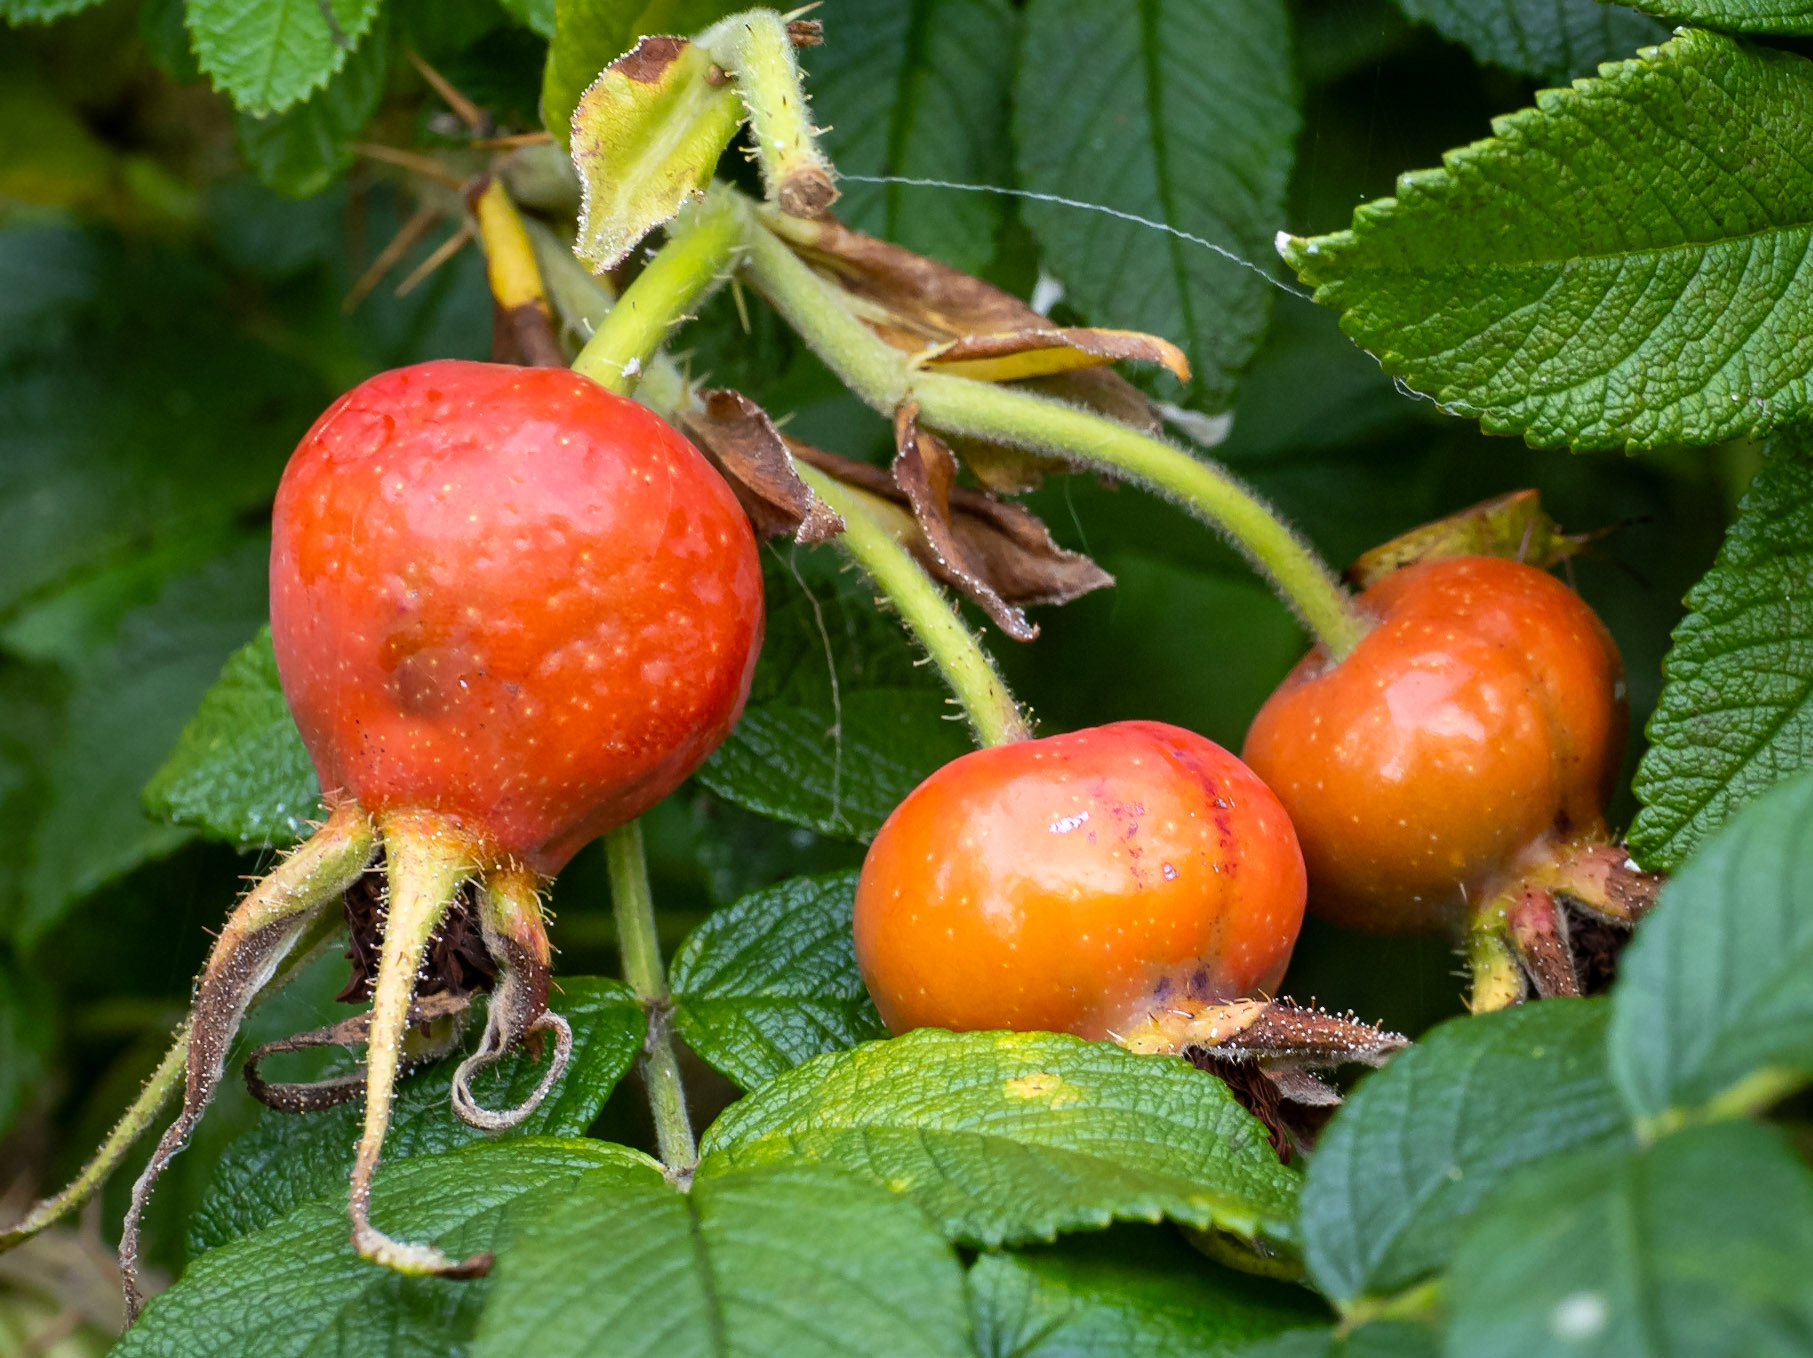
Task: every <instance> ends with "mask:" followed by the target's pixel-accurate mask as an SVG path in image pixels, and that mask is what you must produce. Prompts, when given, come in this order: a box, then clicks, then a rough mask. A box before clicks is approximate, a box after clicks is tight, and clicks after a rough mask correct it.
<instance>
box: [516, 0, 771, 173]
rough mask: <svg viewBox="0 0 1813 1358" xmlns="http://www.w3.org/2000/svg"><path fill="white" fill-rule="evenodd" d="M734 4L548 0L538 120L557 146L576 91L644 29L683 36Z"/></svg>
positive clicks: (566, 133)
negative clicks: (549, 29)
mask: <svg viewBox="0 0 1813 1358" xmlns="http://www.w3.org/2000/svg"><path fill="white" fill-rule="evenodd" d="M738 8H740V6H738V5H737V4H735V3H726V0H554V40H553V42H551V43H550V44H549V45H548V64H547V68H546V69H545V70H544V71H543V73H542V80H541V120H542V124H543V126H545V127H546V128H547V129H548V131H549V132H551V133H553V134H554V139H555V140H556V141H557V142H559V143H560V144H561V145H562V146H565V145H566V144H567V140H568V138H569V137H570V136H571V133H572V128H571V123H572V119H573V110H574V109H575V108H577V107H578V106H579V96H580V95H582V94H584V93H585V92H586V88H587V87H588V86H589V85H591V83H592V82H593V81H594V80H596V79H598V75H599V73H600V72H601V71H603V70H604V68H605V67H606V66H609V65H610V64H611V63H612V62H613V61H615V60H617V58H618V57H620V56H622V55H623V54H624V53H625V52H627V51H629V50H630V48H632V47H634V46H635V45H636V39H637V38H639V37H642V36H643V35H644V34H648V33H661V34H668V35H671V36H673V37H687V36H690V35H691V34H694V33H697V32H698V31H699V30H700V29H703V28H705V27H706V26H707V25H709V24H711V23H714V22H715V21H717V20H718V19H721V18H723V17H724V16H725V15H726V14H729V13H731V12H733V11H734V10H736V9H738Z"/></svg>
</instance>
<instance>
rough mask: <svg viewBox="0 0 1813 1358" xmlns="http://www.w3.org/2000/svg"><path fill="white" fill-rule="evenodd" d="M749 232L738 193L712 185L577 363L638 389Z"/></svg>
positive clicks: (723, 275) (590, 373)
mask: <svg viewBox="0 0 1813 1358" xmlns="http://www.w3.org/2000/svg"><path fill="white" fill-rule="evenodd" d="M744 235H745V217H744V213H743V211H742V208H741V206H740V205H739V204H738V202H737V200H736V197H735V194H734V193H733V191H731V190H728V189H724V188H721V187H719V186H717V185H713V186H712V188H711V190H710V191H709V192H708V193H707V194H706V195H705V198H704V201H702V202H700V203H697V204H694V205H693V206H691V207H689V208H688V209H687V210H686V211H685V212H683V213H681V215H680V216H679V217H677V218H676V219H675V221H674V224H673V226H672V227H671V228H669V230H668V236H667V243H666V244H665V245H663V246H662V247H661V249H660V250H659V251H657V252H656V254H655V257H654V258H653V259H652V260H650V261H649V263H648V267H647V268H645V269H643V271H642V272H641V273H640V274H638V275H637V276H636V281H635V282H633V283H631V284H630V285H629V287H628V288H626V289H624V293H623V296H621V297H619V298H618V299H617V302H616V305H614V306H612V307H611V309H610V310H609V311H607V312H605V313H604V317H603V319H602V320H601V321H599V323H598V328H597V329H596V330H595V331H594V332H593V333H592V338H591V339H590V340H588V341H587V343H586V346H585V348H583V349H581V350H580V351H579V357H577V358H575V359H574V360H573V370H574V371H575V372H579V373H583V374H585V376H587V377H589V378H591V379H592V380H593V381H594V382H596V383H597V384H598V385H599V386H601V387H604V388H605V389H606V390H608V391H614V392H617V393H619V394H620V395H625V396H627V395H628V394H629V393H630V392H632V391H634V390H635V389H636V383H637V381H638V380H639V379H640V378H641V376H642V373H643V370H644V369H645V368H646V367H647V366H648V363H649V360H650V359H651V358H652V357H653V356H654V353H655V350H657V349H659V348H660V347H661V342H662V341H663V340H664V339H666V338H667V333H668V331H670V330H672V329H673V328H674V326H675V325H677V324H678V323H679V322H680V321H681V320H682V319H684V318H685V316H686V313H687V312H688V311H689V310H690V309H691V308H692V307H694V306H697V305H698V304H699V302H700V301H702V300H703V299H704V298H705V296H706V295H707V294H709V293H710V292H711V290H712V289H713V288H714V287H716V286H717V285H718V284H719V283H721V282H723V281H724V280H725V279H727V278H728V277H729V276H730V271H731V269H732V268H733V267H734V264H735V256H736V254H737V252H738V250H739V249H740V247H741V246H742V243H743V238H744Z"/></svg>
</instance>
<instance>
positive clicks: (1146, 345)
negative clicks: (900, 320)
mask: <svg viewBox="0 0 1813 1358" xmlns="http://www.w3.org/2000/svg"><path fill="white" fill-rule="evenodd" d="M1122 360H1130V361H1133V362H1137V363H1157V364H1160V365H1162V366H1163V367H1164V368H1166V369H1167V370H1168V371H1170V372H1171V373H1172V374H1173V375H1174V376H1175V377H1176V378H1177V380H1178V381H1180V382H1188V381H1189V380H1190V360H1189V359H1187V358H1186V357H1184V352H1183V350H1182V349H1179V348H1178V347H1177V346H1176V345H1175V344H1172V343H1171V342H1170V341H1169V340H1162V339H1160V338H1158V336H1156V335H1147V334H1143V333H1142V332H1140V331H1138V330H1096V329H1091V328H1089V327H1086V326H1066V327H1062V328H1060V327H1057V326H1054V325H1051V324H1050V323H1049V322H1046V323H1044V324H1042V325H1038V326H1029V327H1027V328H1025V329H1020V330H1003V331H998V332H995V333H993V334H987V335H964V336H962V337H960V338H958V339H954V340H951V341H950V342H948V343H946V344H942V345H939V346H938V347H937V348H935V349H931V350H927V351H926V352H924V353H922V354H920V355H919V359H918V361H919V364H920V366H922V367H927V368H936V369H937V370H938V371H939V372H946V373H950V374H952V375H953V376H956V377H972V378H975V379H976V380H977V381H981V382H1017V381H1020V380H1021V379H1024V378H1028V377H1050V376H1053V375H1054V374H1057V373H1065V372H1072V371H1075V370H1076V369H1079V368H1097V367H1100V366H1102V365H1103V364H1105V363H1118V362H1121V361H1122Z"/></svg>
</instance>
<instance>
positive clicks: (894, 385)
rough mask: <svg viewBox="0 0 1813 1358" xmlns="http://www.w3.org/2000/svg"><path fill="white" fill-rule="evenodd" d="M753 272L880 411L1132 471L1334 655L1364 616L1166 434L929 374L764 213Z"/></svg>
mask: <svg viewBox="0 0 1813 1358" xmlns="http://www.w3.org/2000/svg"><path fill="white" fill-rule="evenodd" d="M747 244H748V257H747V258H748V263H747V265H746V269H747V272H748V275H749V278H750V281H751V282H752V283H753V284H754V285H755V287H756V288H757V289H759V290H760V291H761V293H762V294H763V295H764V296H765V297H767V298H768V300H769V301H770V302H771V303H772V304H773V305H774V307H775V309H776V310H777V311H779V312H780V313H781V315H782V317H784V318H785V320H786V321H787V323H788V324H789V325H790V326H792V327H793V329H794V330H795V331H796V332H797V333H798V334H799V335H800V337H801V338H802V339H804V340H805V341H806V343H807V344H808V345H810V346H811V348H812V349H813V351H814V352H815V353H817V354H818V356H819V357H820V358H822V359H823V360H824V361H825V363H826V364H827V365H828V366H829V367H830V368H831V370H832V371H833V372H835V373H836V374H837V375H838V377H839V378H841V379H842V380H843V382H844V385H846V386H847V387H849V388H850V390H851V391H852V392H854V393H855V394H856V395H857V396H858V397H860V398H861V399H862V400H863V401H865V402H866V403H868V404H869V405H871V406H873V407H874V408H875V409H876V410H878V411H880V412H881V413H883V414H884V415H892V413H893V412H894V409H895V408H896V407H897V406H898V405H900V403H901V402H902V401H904V400H905V399H907V398H908V396H909V395H910V396H911V397H912V398H913V399H914V400H916V401H918V403H919V415H920V419H921V420H922V421H923V422H924V423H925V424H927V425H929V426H931V427H933V428H936V429H939V430H941V431H944V432H947V433H952V434H963V435H968V436H972V437H976V438H983V439H988V440H990V441H992V442H996V443H1003V444H1007V445H1009V446H1011V447H1015V448H1024V449H1028V450H1030V451H1033V452H1040V453H1046V454H1049V455H1051V456H1055V457H1059V458H1062V459H1063V460H1065V461H1067V462H1073V463H1082V464H1085V465H1088V466H1092V467H1099V468H1101V469H1102V470H1104V471H1108V472H1112V473H1114V474H1116V475H1118V476H1124V477H1129V478H1131V479H1133V480H1136V481H1139V482H1140V483H1142V484H1144V485H1146V486H1148V487H1150V488H1151V489H1153V490H1155V491H1157V492H1159V493H1160V494H1162V495H1165V496H1168V497H1170V498H1171V499H1174V500H1176V501H1177V502H1178V503H1179V504H1181V505H1183V507H1184V508H1186V509H1187V510H1189V511H1190V512H1191V513H1192V514H1194V515H1195V516H1196V517H1197V518H1200V519H1202V520H1203V521H1204V522H1205V523H1208V524H1209V525H1210V526H1212V527H1214V528H1215V529H1217V530H1218V531H1220V532H1221V533H1223V534H1225V535H1226V536H1227V537H1228V539H1229V540H1230V541H1231V542H1232V543H1233V545H1234V546H1235V547H1236V548H1237V549H1238V550H1239V551H1240V552H1241V554H1242V555H1244V556H1245V557H1246V558H1247V560H1248V561H1250V562H1251V563H1252V564H1253V566H1254V567H1255V568H1256V569H1257V570H1258V571H1259V572H1260V574H1261V575H1263V576H1265V577H1266V578H1267V579H1268V580H1269V581H1271V583H1272V586H1273V588H1274V589H1275V590H1276V591H1277V593H1278V594H1279V596H1280V597H1281V598H1283V599H1284V601H1285V602H1286V603H1287V604H1289V605H1290V607H1291V608H1292V609H1293V610H1294V611H1295V612H1296V614H1297V616H1298V617H1299V618H1301V619H1302V621H1303V623H1304V625H1305V626H1306V627H1308V628H1309V630H1310V632H1311V633H1312V634H1313V635H1314V636H1315V638H1316V639H1317V640H1318V641H1320V642H1321V643H1322V644H1323V645H1324V646H1325V647H1326V648H1327V649H1328V652H1329V654H1331V655H1332V656H1334V657H1335V658H1337V659H1339V658H1340V657H1342V656H1345V655H1346V654H1347V653H1348V652H1349V651H1351V650H1352V649H1353V647H1354V646H1355V645H1356V644H1357V643H1358V642H1359V640H1360V638H1361V637H1362V636H1364V635H1365V634H1366V631H1367V630H1368V627H1369V625H1370V624H1369V622H1368V620H1367V618H1366V616H1365V614H1364V613H1362V612H1361V611H1360V610H1359V608H1358V607H1357V606H1356V604H1355V602H1354V600H1353V598H1352V596H1351V595H1349V594H1348V592H1347V590H1346V589H1345V588H1344V587H1343V586H1342V585H1341V583H1340V581H1339V580H1338V579H1337V578H1336V577H1335V575H1334V573H1333V572H1332V571H1331V570H1329V568H1328V567H1327V565H1326V564H1324V563H1323V561H1322V560H1321V559H1320V558H1319V557H1318V556H1317V555H1316V554H1315V553H1314V552H1313V551H1312V550H1311V549H1310V548H1309V546H1308V544H1306V543H1305V542H1303V541H1302V540H1301V539H1300V538H1299V537H1297V535H1296V534H1295V533H1293V532H1292V531H1291V530H1290V528H1288V527H1287V526H1286V525H1285V524H1284V523H1283V521H1282V520H1280V519H1279V518H1278V516H1277V515H1276V514H1275V513H1273V511H1272V510H1271V509H1270V508H1269V507H1268V506H1267V505H1266V504H1265V503H1264V501H1262V500H1260V499H1259V497H1258V496H1256V495H1254V494H1253V493H1252V492H1251V491H1250V490H1248V489H1246V487H1244V486H1242V485H1241V484H1240V483H1239V482H1238V481H1236V480H1235V479H1234V478H1233V477H1232V476H1230V475H1228V473H1227V472H1225V471H1223V470H1221V469H1220V468H1219V467H1216V466H1214V465H1212V464H1210V463H1207V462H1203V461H1199V460H1198V459H1196V458H1194V457H1191V456H1190V455H1189V454H1187V453H1184V452H1182V451H1181V450H1179V449H1177V448H1174V447H1172V446H1171V445H1170V444H1168V443H1166V442H1164V440H1162V439H1156V438H1153V437H1152V436H1150V435H1148V434H1142V433H1140V432H1138V431H1137V430H1134V429H1131V428H1129V427H1128V426H1126V425H1124V424H1120V423H1119V422H1117V421H1115V420H1111V419H1108V418H1106V417H1104V416H1101V415H1096V414H1093V413H1091V412H1089V411H1085V410H1080V409H1078V408H1076V407H1074V406H1069V405H1065V404H1063V403H1062V402H1058V401H1053V400H1050V399H1048V398H1046V397H1043V396H1036V395H1034V394H1032V393H1030V392H1026V391H1019V390H1015V389H1013V388H1009V387H1004V386H999V385H996V384H993V383H987V382H978V381H974V380H972V379H969V378H963V377H951V376H947V375H943V374H936V373H926V372H921V371H919V370H916V369H915V368H913V367H912V366H911V359H910V357H909V356H907V355H904V354H901V353H899V352H897V351H896V350H894V349H891V348H890V347H889V346H888V345H887V344H885V343H883V342H882V341H881V340H880V339H879V338H877V337H876V336H875V335H874V334H873V333H872V332H871V331H870V330H869V328H868V327H867V326H866V325H864V324H863V323H862V322H861V321H859V320H858V319H857V318H856V317H855V316H854V315H852V314H851V313H850V311H849V310H848V309H847V308H846V307H845V306H844V304H843V301H842V299H841V297H840V295H839V293H838V292H837V290H836V289H835V288H834V287H833V286H832V285H831V284H829V283H827V282H825V281H824V280H823V279H821V278H820V277H819V276H818V274H816V273H814V272H813V271H812V269H811V268H810V267H809V266H807V265H806V264H805V263H804V262H803V261H801V260H800V259H799V258H798V256H796V255H795V254H794V253H793V251H792V250H791V249H790V248H789V247H788V245H787V244H786V242H784V241H783V240H781V239H780V237H778V236H777V235H775V234H774V232H772V231H770V230H769V229H768V228H767V227H766V226H764V225H763V224H762V223H761V222H760V221H759V220H754V221H752V222H751V226H750V230H749V233H748V242H747Z"/></svg>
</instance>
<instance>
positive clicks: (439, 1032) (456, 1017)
mask: <svg viewBox="0 0 1813 1358" xmlns="http://www.w3.org/2000/svg"><path fill="white" fill-rule="evenodd" d="M471 1005H472V997H471V996H470V995H463V994H450V993H445V992H443V993H441V994H439V995H428V996H424V997H419V998H417V999H416V1000H415V1001H413V1002H412V1003H411V1004H410V1006H409V1034H408V1037H407V1038H406V1039H405V1041H404V1050H403V1062H402V1065H403V1068H404V1069H406V1070H413V1069H414V1068H415V1067H417V1066H420V1065H425V1064H427V1063H428V1062H430V1061H438V1060H439V1059H440V1058H441V1057H443V1056H446V1055H447V1054H448V1053H449V1052H451V1051H452V1050H453V1049H454V1048H455V1047H457V1046H458V1045H459V1041H460V1038H461V1036H463V1034H464V1032H465V1024H464V1022H463V1020H464V1017H465V1014H466V1011H467V1009H469V1008H470V1007H471ZM370 1034H371V1015H370V1014H369V1013H365V1014H354V1015H353V1016H352V1017H351V1018H345V1019H341V1020H340V1021H339V1022H338V1023H330V1024H328V1025H327V1026H326V1027H324V1028H311V1029H310V1030H309V1031H308V1032H306V1033H296V1034H293V1035H292V1036H290V1037H285V1038H279V1039H278V1040H277V1041H275V1042H266V1043H265V1044H264V1045H263V1046H261V1047H259V1048H257V1049H256V1050H255V1051H253V1053H252V1054H251V1055H250V1056H248V1057H247V1058H246V1063H245V1082H246V1089H247V1091H248V1092H250V1094H251V1095H252V1097H253V1098H255V1099H257V1100H258V1102H260V1103H262V1104H263V1105H264V1106H265V1107H266V1108H272V1109H275V1110H276V1111H277V1112H279V1113H291V1114H296V1115H301V1114H306V1113H319V1112H322V1111H324V1110H326V1109H329V1108H336V1107H338V1106H339V1105H340V1104H343V1103H351V1102H352V1101H353V1100H354V1099H356V1098H358V1097H359V1096H360V1095H362V1094H363V1093H364V1092H365V1071H364V1069H363V1067H361V1068H360V1069H358V1070H353V1071H348V1072H347V1073H346V1074H344V1075H330V1076H328V1077H327V1078H325V1079H321V1080H309V1081H306V1082H300V1083H298V1082H291V1081H272V1080H266V1079H265V1078H264V1075H263V1073H262V1071H261V1069H260V1068H261V1067H262V1066H263V1064H264V1062H265V1061H266V1060H267V1059H268V1058H270V1057H272V1056H276V1055H278V1054H279V1053H281V1052H295V1051H308V1050H311V1049H312V1048H315V1047H362V1046H364V1045H365V1042H366V1040H367V1038H368V1037H369V1036H370Z"/></svg>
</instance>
